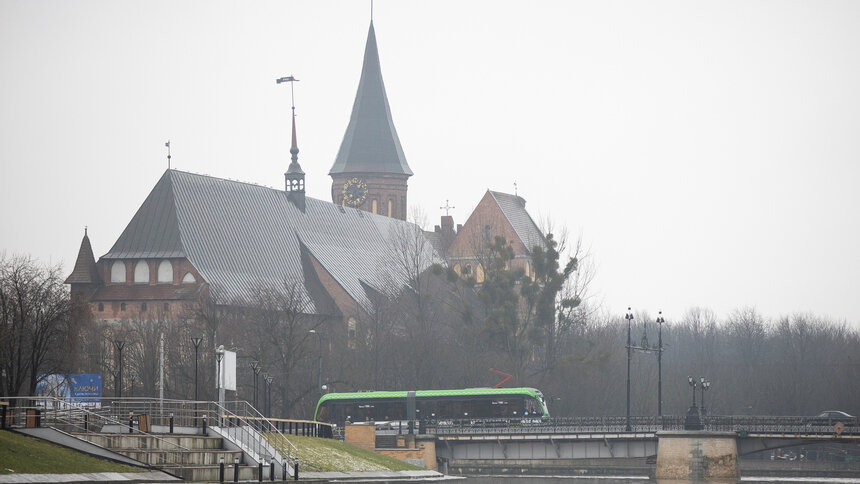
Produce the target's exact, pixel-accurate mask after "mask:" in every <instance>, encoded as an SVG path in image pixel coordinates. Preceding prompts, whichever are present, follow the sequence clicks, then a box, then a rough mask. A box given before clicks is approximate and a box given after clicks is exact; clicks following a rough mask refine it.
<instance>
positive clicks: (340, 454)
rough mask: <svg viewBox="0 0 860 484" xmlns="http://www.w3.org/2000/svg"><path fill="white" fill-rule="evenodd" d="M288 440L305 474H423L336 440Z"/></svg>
mask: <svg viewBox="0 0 860 484" xmlns="http://www.w3.org/2000/svg"><path fill="white" fill-rule="evenodd" d="M266 435H271V434H266ZM289 439H290V442H292V443H293V445H295V446H296V448H297V449H298V452H299V462H300V465H301V469H300V470H303V471H306V472H327V471H414V470H423V468H422V467H416V466H414V465H412V464H407V463H406V462H403V461H400V460H397V459H392V458H391V457H386V456H384V455H379V454H376V453H374V452H370V451H367V450H364V449H360V448H358V447H355V446H354V445H349V444H345V443H343V442H340V441H338V440H332V439H320V438H316V437H300V436H296V435H290V436H289Z"/></svg>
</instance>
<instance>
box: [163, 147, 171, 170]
mask: <svg viewBox="0 0 860 484" xmlns="http://www.w3.org/2000/svg"><path fill="white" fill-rule="evenodd" d="M164 146H166V147H167V169H168V170H169V169H170V140H167V143H164Z"/></svg>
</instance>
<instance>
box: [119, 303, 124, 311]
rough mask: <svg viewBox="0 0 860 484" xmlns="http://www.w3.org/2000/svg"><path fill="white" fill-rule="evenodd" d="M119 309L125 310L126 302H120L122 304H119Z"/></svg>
mask: <svg viewBox="0 0 860 484" xmlns="http://www.w3.org/2000/svg"><path fill="white" fill-rule="evenodd" d="M119 310H120V311H125V303H120V304H119Z"/></svg>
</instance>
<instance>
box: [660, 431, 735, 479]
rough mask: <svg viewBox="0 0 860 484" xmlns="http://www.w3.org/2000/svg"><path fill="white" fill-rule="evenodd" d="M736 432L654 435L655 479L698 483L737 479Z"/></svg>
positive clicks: (663, 433) (680, 432)
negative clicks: (701, 481)
mask: <svg viewBox="0 0 860 484" xmlns="http://www.w3.org/2000/svg"><path fill="white" fill-rule="evenodd" d="M737 438H738V436H737V433H736V432H705V431H701V430H677V431H660V432H657V469H656V472H655V477H656V478H657V479H658V480H675V481H694V482H695V481H698V480H719V479H726V480H734V481H735V482H737V479H739V478H740V470H739V468H738V441H737Z"/></svg>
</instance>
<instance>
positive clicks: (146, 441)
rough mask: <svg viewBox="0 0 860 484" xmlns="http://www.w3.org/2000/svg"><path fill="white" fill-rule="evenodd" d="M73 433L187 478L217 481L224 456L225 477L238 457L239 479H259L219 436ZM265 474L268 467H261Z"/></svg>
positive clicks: (230, 475) (229, 475)
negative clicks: (227, 447) (226, 446)
mask: <svg viewBox="0 0 860 484" xmlns="http://www.w3.org/2000/svg"><path fill="white" fill-rule="evenodd" d="M73 435H75V436H76V437H78V438H80V439H83V440H86V441H89V442H91V443H93V444H96V445H98V446H101V447H104V448H106V449H109V450H111V451H113V452H116V453H118V454H122V455H124V456H126V457H129V458H131V459H134V460H136V461H139V462H142V463H144V464H147V465H150V466H153V467H157V468H159V469H161V470H163V471H165V472H168V473H170V474H173V475H175V476H177V477H181V478H182V479H184V480H187V481H210V482H212V481H216V482H217V481H218V480H219V473H220V462H221V459H224V480H225V481H232V480H233V472H234V465H235V464H234V463H235V462H236V459H238V460H239V480H240V481H241V480H245V481H249V480H255V481H256V480H258V479H259V476H258V468H257V466H253V465H243V463H242V451H241V450H229V449H226V448H225V446H224V441H223V439H222V438H221V437H208V436H202V435H175V434H157V435H141V434H115V433H82V432H77V433H74V434H73ZM263 476H264V477H268V469H265V468H264V469H263Z"/></svg>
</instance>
